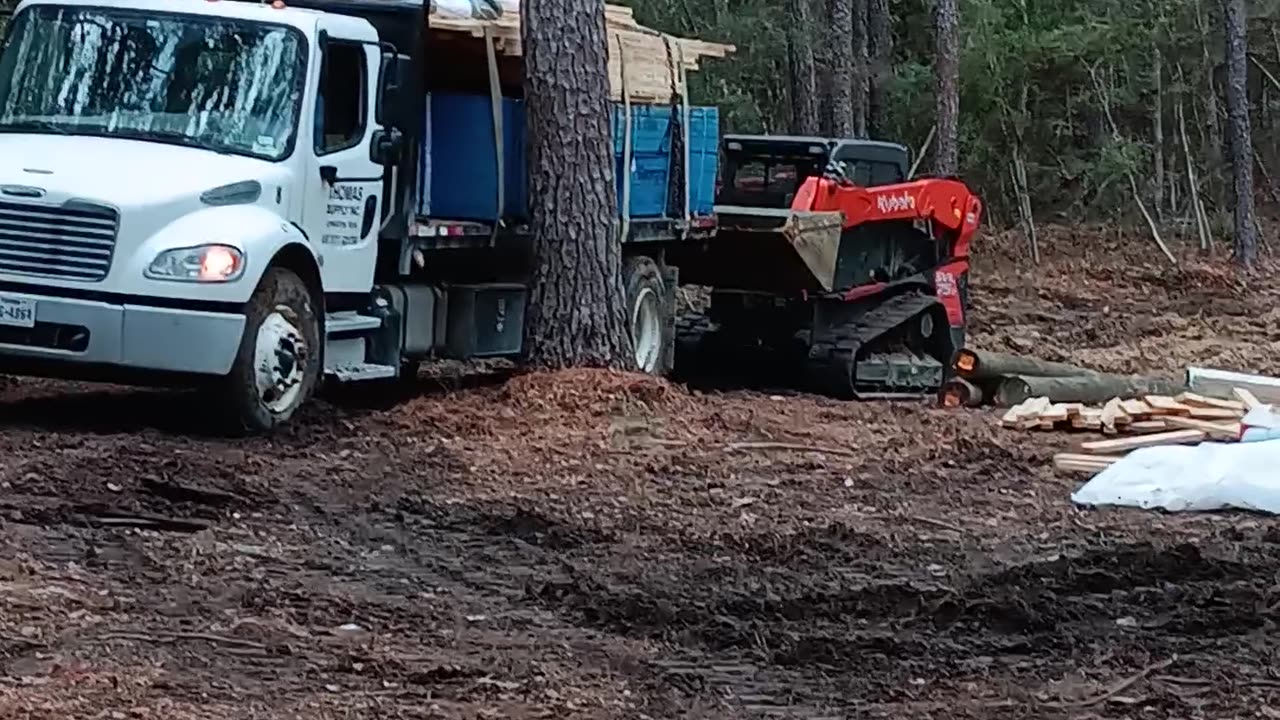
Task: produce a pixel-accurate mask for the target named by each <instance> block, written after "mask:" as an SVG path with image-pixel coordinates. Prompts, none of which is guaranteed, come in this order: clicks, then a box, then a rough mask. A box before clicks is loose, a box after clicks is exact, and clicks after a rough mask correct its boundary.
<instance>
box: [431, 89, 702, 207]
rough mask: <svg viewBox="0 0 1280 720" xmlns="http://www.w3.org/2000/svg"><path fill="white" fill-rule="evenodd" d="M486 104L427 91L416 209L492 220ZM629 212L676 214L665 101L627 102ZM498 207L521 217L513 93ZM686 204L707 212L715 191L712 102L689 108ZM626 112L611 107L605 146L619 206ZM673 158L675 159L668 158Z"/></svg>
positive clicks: (505, 111)
mask: <svg viewBox="0 0 1280 720" xmlns="http://www.w3.org/2000/svg"><path fill="white" fill-rule="evenodd" d="M492 113H493V110H492V108H491V105H490V102H489V96H487V95H479V94H477V95H468V94H458V93H432V95H431V98H430V110H429V117H428V125H429V127H430V154H429V155H424V157H423V160H422V168H421V170H420V172H421V173H422V175H423V177H421V180H422V183H421V184H420V187H423V188H425V189H426V192H424V193H423V197H422V198H420V199H419V202H418V212H419V214H420V215H423V216H426V217H431V218H435V219H441V220H465V221H476V222H492V221H494V220H496V219H497V218H498V216H499V214H500V213H499V212H498V208H497V203H498V198H497V195H496V188H495V185H496V183H497V168H496V166H495V163H494V148H493V123H492V120H491V117H492ZM631 113H632V114H631V138H632V139H631V148H632V163H631V217H633V218H639V219H647V218H662V217H676V218H678V217H681V216H682V215H683V213H684V202H683V198H682V197H681V196H680V195H678V194H674V193H670V192H669V189H670V185H671V183H670V179H671V173H672V168H673V164H672V157H671V148H672V131H673V130H674V129H675V124H674V123H673V122H672V118H673V113H672V108H671V107H670V106H666V105H632V108H631ZM502 118H503V119H502V124H503V146H504V147H503V152H504V173H505V176H506V182H505V198H504V204H505V205H506V207H505V209H504V210H505V212H503V213H501V215H503V216H505V217H506V218H508V219H515V220H520V219H524V218H526V217H527V216H528V193H527V190H526V177H525V172H526V170H525V117H524V104H523V102H521V101H520V100H515V99H511V98H504V99H503V101H502ZM689 126H690V132H689V175H690V178H691V180H690V185H689V196H690V197H689V210H690V212H691V213H692V214H693V215H710V214H711V211H712V204H713V202H714V198H715V183H716V172H717V158H718V149H719V143H720V116H719V112H718V110H717V109H716V108H714V107H692V108H690V110H689ZM625 127H626V115H625V111H624V110H623V108H622V105H621V104H620V103H615V104H614V108H613V145H614V158H615V160H614V162H615V164H616V168H615V172H616V173H617V178H618V206H619V208H621V206H622V172H623V167H622V164H623V141H624V139H625V138H624V134H625ZM674 160H675V162H676V163H679V162H681V158H679V157H677V158H675V159H674Z"/></svg>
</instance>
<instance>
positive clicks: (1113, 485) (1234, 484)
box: [1071, 440, 1280, 514]
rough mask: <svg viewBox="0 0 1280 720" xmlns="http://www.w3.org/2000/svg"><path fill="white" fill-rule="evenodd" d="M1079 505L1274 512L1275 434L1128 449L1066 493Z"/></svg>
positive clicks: (1279, 504) (1278, 501)
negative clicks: (1256, 439) (1249, 439)
mask: <svg viewBox="0 0 1280 720" xmlns="http://www.w3.org/2000/svg"><path fill="white" fill-rule="evenodd" d="M1071 500H1072V501H1073V502H1076V503H1079V504H1081V505H1114V506H1122V507H1139V508H1147V509H1162V510H1168V511H1175V512H1176V511H1187V510H1192V511H1195V510H1200V511H1204V510H1224V509H1230V508H1234V509H1240V510H1256V511H1259V512H1266V513H1272V514H1280V440H1263V441H1261V442H1242V443H1217V442H1206V443H1201V444H1199V445H1196V446H1191V447H1188V446H1183V445H1164V446H1160V447H1150V448H1142V449H1139V450H1134V451H1133V452H1131V453H1129V454H1128V455H1126V456H1125V457H1124V458H1123V459H1121V460H1118V461H1116V462H1115V463H1112V464H1111V465H1110V466H1108V467H1107V468H1106V469H1105V470H1103V471H1102V472H1100V473H1098V474H1097V475H1095V476H1094V477H1093V479H1092V480H1090V481H1089V482H1087V483H1085V484H1084V487H1081V488H1080V489H1079V490H1077V491H1076V492H1075V494H1073V495H1072V496H1071Z"/></svg>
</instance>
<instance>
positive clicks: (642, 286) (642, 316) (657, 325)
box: [622, 256, 671, 375]
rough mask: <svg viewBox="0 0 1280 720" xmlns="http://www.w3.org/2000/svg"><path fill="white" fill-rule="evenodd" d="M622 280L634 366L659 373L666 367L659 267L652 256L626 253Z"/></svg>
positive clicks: (664, 308) (664, 292) (664, 314)
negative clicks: (624, 287) (624, 288)
mask: <svg viewBox="0 0 1280 720" xmlns="http://www.w3.org/2000/svg"><path fill="white" fill-rule="evenodd" d="M622 281H623V283H624V284H625V286H626V291H627V330H628V332H630V333H631V346H632V348H633V349H634V350H635V361H636V369H638V370H639V371H640V372H644V373H649V374H651V375H662V374H664V373H665V372H666V371H667V370H668V369H669V368H667V367H665V365H666V362H665V358H667V357H668V356H669V354H670V353H668V352H667V344H668V342H669V339H668V338H669V334H668V332H667V325H668V324H669V323H670V320H671V319H670V318H669V317H668V315H669V314H670V313H669V312H668V309H667V301H666V297H667V287H666V283H664V282H663V281H662V269H661V268H659V267H658V263H656V262H654V261H653V260H652V259H651V258H647V257H643V256H635V257H629V258H627V259H626V260H624V261H623V264H622Z"/></svg>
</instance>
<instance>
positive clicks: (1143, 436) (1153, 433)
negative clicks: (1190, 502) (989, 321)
mask: <svg viewBox="0 0 1280 720" xmlns="http://www.w3.org/2000/svg"><path fill="white" fill-rule="evenodd" d="M1236 395H1238V396H1239V397H1240V398H1241V399H1238V400H1223V399H1220V398H1211V397H1206V396H1204V395H1199V394H1197V393H1192V392H1184V393H1180V394H1178V395H1176V396H1172V397H1171V396H1168V395H1147V396H1145V397H1143V398H1141V399H1136V398H1134V399H1127V400H1121V399H1120V398H1118V397H1115V398H1112V399H1111V400H1109V401H1107V402H1106V403H1105V404H1104V405H1102V406H1101V407H1091V406H1088V405H1084V404H1082V403H1055V402H1051V401H1050V400H1049V399H1048V398H1046V397H1036V398H1031V399H1030V400H1026V401H1024V402H1022V403H1019V404H1018V405H1017V406H1015V407H1012V408H1010V409H1009V410H1008V411H1007V412H1005V414H1004V417H1002V418H1001V424H1002V425H1003V426H1005V427H1007V428H1014V429H1019V430H1058V429H1063V430H1083V431H1095V432H1100V433H1103V434H1104V435H1111V436H1116V437H1110V438H1104V439H1100V440H1090V441H1087V442H1083V443H1080V446H1079V450H1080V452H1063V453H1058V454H1057V455H1054V457H1053V466H1054V468H1055V469H1057V470H1059V471H1062V472H1082V473H1090V474H1095V473H1098V472H1100V471H1102V470H1103V469H1105V468H1106V467H1107V466H1109V465H1110V464H1111V463H1114V462H1115V461H1117V460H1119V459H1121V458H1122V457H1124V455H1125V454H1126V453H1128V452H1130V451H1132V450H1137V449H1139V448H1146V447H1156V446H1160V445H1195V444H1199V443H1201V442H1204V441H1206V440H1210V441H1215V442H1236V441H1238V440H1240V437H1241V434H1242V433H1243V431H1244V427H1243V425H1242V424H1241V420H1242V419H1243V418H1244V416H1245V414H1246V413H1248V411H1249V410H1250V409H1252V408H1253V407H1254V405H1252V404H1250V403H1251V401H1253V402H1256V400H1254V399H1253V397H1252V395H1251V394H1250V393H1249V392H1248V391H1247V390H1238V391H1237V392H1236Z"/></svg>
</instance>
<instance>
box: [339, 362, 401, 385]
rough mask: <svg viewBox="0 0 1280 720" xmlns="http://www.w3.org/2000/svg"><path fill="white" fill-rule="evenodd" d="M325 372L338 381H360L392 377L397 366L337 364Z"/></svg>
mask: <svg viewBox="0 0 1280 720" xmlns="http://www.w3.org/2000/svg"><path fill="white" fill-rule="evenodd" d="M327 372H328V373H330V374H331V375H333V376H334V377H336V378H337V379H338V382H361V381H364V380H385V379H387V378H393V377H395V376H396V373H397V368H396V367H395V366H394V365H376V364H374V363H360V364H359V365H339V366H337V367H333V368H329V369H328V370H327Z"/></svg>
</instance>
